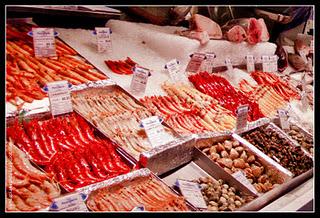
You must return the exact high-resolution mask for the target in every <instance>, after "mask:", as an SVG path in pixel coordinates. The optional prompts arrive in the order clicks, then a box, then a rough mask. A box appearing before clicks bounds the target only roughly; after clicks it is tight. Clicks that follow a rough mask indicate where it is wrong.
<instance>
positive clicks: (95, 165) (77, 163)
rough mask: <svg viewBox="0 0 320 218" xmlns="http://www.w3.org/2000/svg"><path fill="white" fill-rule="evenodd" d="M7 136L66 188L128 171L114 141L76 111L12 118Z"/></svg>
mask: <svg viewBox="0 0 320 218" xmlns="http://www.w3.org/2000/svg"><path fill="white" fill-rule="evenodd" d="M53 126H55V128H52V127H53ZM7 136H8V138H9V139H10V140H13V141H14V142H15V143H16V144H17V146H18V147H19V148H20V149H21V150H22V151H24V152H25V153H26V154H27V156H28V157H29V158H30V159H31V160H32V161H34V162H35V163H37V164H39V165H41V166H43V167H44V169H45V171H46V172H47V173H48V174H49V175H52V177H53V178H55V179H56V180H57V181H58V182H59V183H60V184H61V185H62V186H63V187H64V188H65V189H66V190H67V191H70V192H71V191H74V190H75V189H77V188H80V187H83V186H86V185H89V184H92V183H95V182H99V181H102V180H105V179H108V178H112V177H114V176H117V175H120V174H124V173H127V172H129V171H130V167H129V166H128V165H127V164H126V163H125V162H124V161H123V159H122V158H121V157H120V156H119V155H118V154H117V153H116V151H115V145H114V144H113V143H112V142H111V141H109V140H108V139H105V138H104V139H102V138H99V137H97V136H96V135H95V134H94V132H93V130H92V128H91V127H90V126H89V125H88V123H87V122H86V121H85V120H84V119H83V118H81V117H80V116H79V115H76V114H71V115H66V116H64V117H57V118H52V119H49V120H44V121H39V120H36V119H33V120H31V121H29V122H28V123H26V122H24V123H23V124H22V125H21V124H19V123H18V121H16V122H15V123H14V125H13V126H11V127H9V128H8V129H7ZM66 166H68V167H66Z"/></svg>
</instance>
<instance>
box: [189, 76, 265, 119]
mask: <svg viewBox="0 0 320 218" xmlns="http://www.w3.org/2000/svg"><path fill="white" fill-rule="evenodd" d="M189 80H190V81H191V82H192V84H193V85H194V86H195V87H196V88H197V89H198V90H199V91H201V92H203V93H205V94H207V95H209V96H211V97H212V98H214V99H216V100H217V101H218V102H219V104H221V106H223V107H224V108H226V109H229V110H230V111H232V114H233V115H234V116H235V115H236V110H237V108H238V107H239V106H240V105H248V106H249V112H248V120H249V121H255V120H257V119H260V118H262V117H264V114H262V112H261V110H260V108H259V105H258V104H257V102H255V101H253V100H251V99H248V98H247V96H245V95H244V94H243V93H242V92H240V91H238V90H236V89H235V88H234V87H233V86H232V85H231V84H230V83H229V82H228V81H227V80H226V79H225V78H223V77H221V76H217V75H213V74H209V73H208V72H200V73H198V74H194V75H190V76H189Z"/></svg>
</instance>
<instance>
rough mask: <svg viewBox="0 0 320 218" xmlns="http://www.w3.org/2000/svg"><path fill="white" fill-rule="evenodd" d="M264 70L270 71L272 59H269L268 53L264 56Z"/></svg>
mask: <svg viewBox="0 0 320 218" xmlns="http://www.w3.org/2000/svg"><path fill="white" fill-rule="evenodd" d="M262 71H263V72H270V60H269V56H267V55H263V56H262Z"/></svg>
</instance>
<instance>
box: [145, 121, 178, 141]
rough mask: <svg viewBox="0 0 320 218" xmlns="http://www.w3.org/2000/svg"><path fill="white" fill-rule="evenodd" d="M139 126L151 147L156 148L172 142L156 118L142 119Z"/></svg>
mask: <svg viewBox="0 0 320 218" xmlns="http://www.w3.org/2000/svg"><path fill="white" fill-rule="evenodd" d="M141 124H142V126H143V128H144V130H145V131H146V134H147V136H148V139H149V141H150V143H151V145H152V146H153V147H158V146H160V145H164V144H167V143H169V142H170V141H173V138H172V136H171V135H169V134H168V133H167V132H166V131H165V130H164V128H163V126H162V124H161V122H160V119H159V117H158V116H152V117H148V118H146V119H143V120H141Z"/></svg>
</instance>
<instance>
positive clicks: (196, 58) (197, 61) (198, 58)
mask: <svg viewBox="0 0 320 218" xmlns="http://www.w3.org/2000/svg"><path fill="white" fill-rule="evenodd" d="M205 59H206V55H205V54H204V53H198V52H196V53H193V54H192V56H191V60H190V61H189V63H188V65H187V69H186V72H190V73H197V72H198V71H199V70H200V67H201V64H202V62H203V61H204V60H205Z"/></svg>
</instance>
